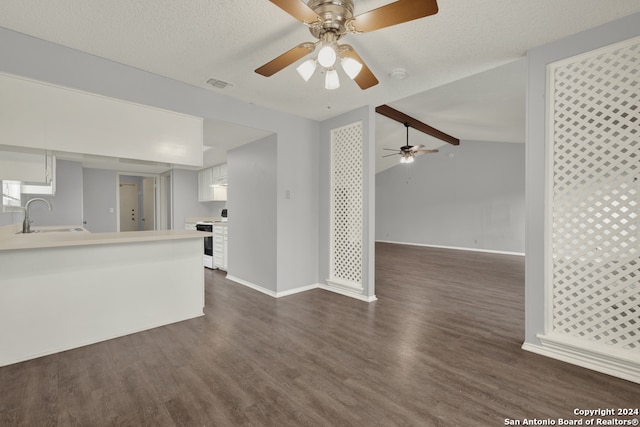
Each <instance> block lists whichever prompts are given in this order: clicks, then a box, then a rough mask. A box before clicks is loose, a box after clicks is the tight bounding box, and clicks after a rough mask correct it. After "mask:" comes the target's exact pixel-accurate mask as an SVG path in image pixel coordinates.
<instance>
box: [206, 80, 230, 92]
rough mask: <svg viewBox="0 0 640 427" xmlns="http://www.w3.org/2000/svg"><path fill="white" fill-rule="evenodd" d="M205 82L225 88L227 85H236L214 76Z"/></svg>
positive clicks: (217, 87) (218, 87)
mask: <svg viewBox="0 0 640 427" xmlns="http://www.w3.org/2000/svg"><path fill="white" fill-rule="evenodd" d="M205 83H207V84H208V85H211V86H213V87H215V88H216V89H224V88H226V87H233V86H234V85H233V83H229V82H225V81H224V80H218V79H216V78H214V77H209V79H208V80H207V81H206V82H205Z"/></svg>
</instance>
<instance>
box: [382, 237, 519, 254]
mask: <svg viewBox="0 0 640 427" xmlns="http://www.w3.org/2000/svg"><path fill="white" fill-rule="evenodd" d="M376 242H380V243H393V244H394V245H409V246H424V247H427V248H440V249H454V250H457V251H472V252H485V253H489V254H502V255H517V256H524V255H525V254H524V252H509V251H495V250H493V249H481V248H462V247H458V246H440V245H428V244H426V243H411V242H395V241H392V240H376Z"/></svg>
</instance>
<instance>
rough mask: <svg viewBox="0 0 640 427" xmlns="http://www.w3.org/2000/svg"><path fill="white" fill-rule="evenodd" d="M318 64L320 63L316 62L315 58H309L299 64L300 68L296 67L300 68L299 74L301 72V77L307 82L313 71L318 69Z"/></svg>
mask: <svg viewBox="0 0 640 427" xmlns="http://www.w3.org/2000/svg"><path fill="white" fill-rule="evenodd" d="M317 66H318V64H317V63H316V60H315V59H307V60H306V61H304V62H303V63H302V64H300V65H298V68H296V70H298V74H300V77H302V78H303V79H304V81H305V82H308V81H309V79H310V78H311V76H313V73H314V72H315V71H316V67H317Z"/></svg>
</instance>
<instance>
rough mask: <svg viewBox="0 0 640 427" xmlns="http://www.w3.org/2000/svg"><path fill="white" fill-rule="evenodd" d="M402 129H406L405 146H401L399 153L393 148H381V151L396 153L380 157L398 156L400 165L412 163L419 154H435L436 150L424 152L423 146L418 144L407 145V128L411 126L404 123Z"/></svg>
mask: <svg viewBox="0 0 640 427" xmlns="http://www.w3.org/2000/svg"><path fill="white" fill-rule="evenodd" d="M404 127H406V128H407V143H406V144H405V145H403V146H402V147H400V151H398V150H395V149H393V148H383V150H387V151H398V152H397V153H393V154H387V155H386V156H382V157H390V156H395V155H400V156H401V157H400V163H413V161H414V160H415V157H416V156H419V155H420V154H427V153H437V152H438V150H425V147H424V145H422V144H420V145H409V128H410V127H411V125H410V124H409V123H408V122H405V123H404Z"/></svg>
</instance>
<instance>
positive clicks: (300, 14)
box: [269, 0, 320, 24]
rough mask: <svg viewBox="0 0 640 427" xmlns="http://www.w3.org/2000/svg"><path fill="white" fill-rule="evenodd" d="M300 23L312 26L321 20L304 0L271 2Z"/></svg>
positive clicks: (272, 0)
mask: <svg viewBox="0 0 640 427" xmlns="http://www.w3.org/2000/svg"><path fill="white" fill-rule="evenodd" d="M269 1H270V2H271V3H273V4H275V5H276V6H278V7H279V8H280V9H282V10H284V11H285V12H287V13H288V14H289V15H291V16H293V17H294V18H296V19H297V20H298V21H300V22H304V23H305V24H311V23H312V22H315V21H317V20H319V19H320V17H319V16H318V14H317V13H315V12H314V11H313V9H311V8H310V7H309V6H307V5H306V3H304V2H303V1H302V0H269Z"/></svg>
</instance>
